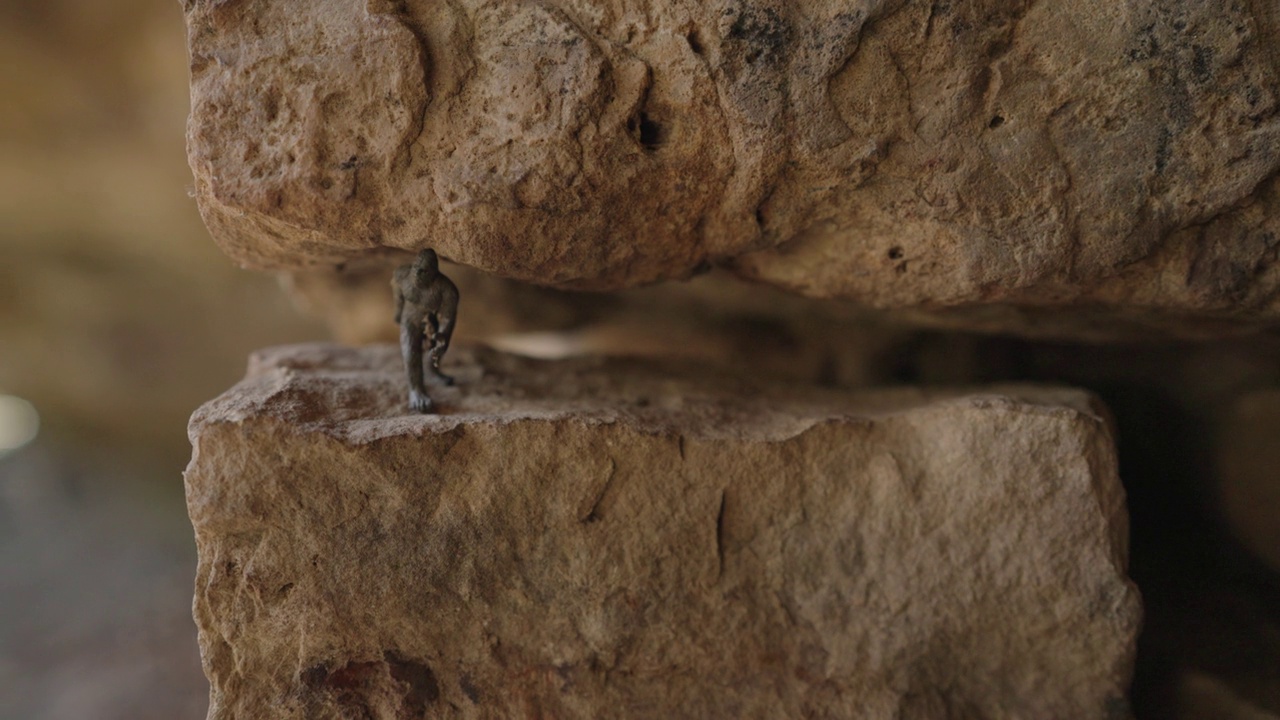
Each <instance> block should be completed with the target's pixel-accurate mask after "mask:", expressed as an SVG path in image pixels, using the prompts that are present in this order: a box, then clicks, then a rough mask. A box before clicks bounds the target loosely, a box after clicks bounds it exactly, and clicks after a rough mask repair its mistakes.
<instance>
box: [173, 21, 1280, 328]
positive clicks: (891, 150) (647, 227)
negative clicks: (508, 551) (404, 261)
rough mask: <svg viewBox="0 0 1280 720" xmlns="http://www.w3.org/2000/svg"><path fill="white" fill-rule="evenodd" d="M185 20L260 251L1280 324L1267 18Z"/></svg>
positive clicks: (1279, 150)
mask: <svg viewBox="0 0 1280 720" xmlns="http://www.w3.org/2000/svg"><path fill="white" fill-rule="evenodd" d="M186 15H187V23H188V26H189V38H190V50H191V63H192V71H191V82H192V114H191V121H190V127H189V153H190V160H191V165H192V168H193V169H194V172H195V178H196V196H197V199H198V201H199V204H200V207H201V209H202V211H203V214H204V217H205V220H206V223H207V224H208V226H209V228H210V229H211V231H212V233H213V235H214V237H215V239H216V240H217V241H218V242H219V243H220V244H221V245H222V247H223V248H224V249H226V250H227V251H228V252H229V253H230V254H231V255H232V256H233V257H235V258H236V259H237V260H239V261H240V262H242V263H244V264H247V265H252V266H257V267H266V268H283V269H298V268H303V267H308V266H313V265H316V264H331V265H332V264H338V263H341V262H344V261H348V260H353V259H356V258H362V257H368V256H369V255H370V254H376V252H377V251H379V250H380V249H382V248H398V249H402V250H416V249H418V248H421V247H425V246H431V247H435V248H436V249H437V250H439V251H440V252H441V254H442V255H443V256H445V257H447V258H449V259H452V260H455V261H458V262H461V263H464V264H468V265H472V266H475V267H477V268H480V269H481V270H485V271H487V272H492V273H495V274H498V275H501V276H504V277H508V278H514V279H519V280H524V281H529V282H534V283H538V284H542V285H547V286H555V287H562V288H578V289H592V290H614V289H619V288H622V287H629V286H635V285H638V284H643V283H648V282H652V281H657V280H663V279H669V278H681V277H688V276H689V275H690V274H691V273H695V272H697V271H699V270H701V269H702V268H705V267H706V266H707V265H708V264H709V263H710V264H727V265H730V266H732V267H733V268H734V269H735V270H736V272H738V273H740V274H741V275H743V276H745V277H749V278H753V279H757V280H764V281H766V282H769V283H773V284H775V285H778V286H781V287H784V288H787V289H789V290H792V291H795V292H798V293H801V294H804V295H808V296H815V297H839V298H847V299H852V300H856V301H858V302H861V303H864V304H869V305H874V306H877V307H884V308H916V309H922V310H927V311H930V312H934V311H939V310H943V309H946V308H981V307H983V306H987V305H997V306H1015V307H1027V308H1054V307H1061V306H1064V305H1071V306H1085V307H1089V308H1101V309H1102V312H1101V313H1100V314H1101V316H1102V320H1103V321H1104V322H1105V321H1106V319H1107V318H1108V317H1110V316H1111V315H1116V316H1120V317H1122V318H1126V317H1127V316H1128V315H1133V314H1136V315H1138V316H1139V317H1140V318H1149V319H1151V320H1152V321H1157V320H1162V319H1165V318H1167V317H1168V316H1173V317H1174V318H1178V317H1188V318H1191V317H1197V318H1201V319H1203V318H1210V319H1216V318H1225V319H1233V320H1241V319H1243V320H1257V319H1258V317H1259V316H1261V317H1272V316H1274V314H1275V312H1276V303H1275V302H1274V297H1275V295H1276V290H1277V289H1278V288H1280V284H1278V282H1280V281H1278V278H1280V273H1277V271H1276V270H1275V269H1274V265H1275V263H1274V260H1275V254H1276V251H1277V245H1278V243H1280V241H1278V240H1277V238H1278V237H1280V212H1278V211H1277V208H1278V203H1280V183H1278V182H1277V180H1276V176H1277V170H1278V169H1280V117H1278V116H1277V111H1278V109H1280V104H1278V103H1280V85H1278V83H1280V55H1278V54H1277V53H1275V52H1273V51H1272V50H1271V48H1273V47H1276V46H1277V45H1278V44H1280V16H1277V14H1276V12H1275V11H1274V10H1273V9H1271V8H1269V7H1268V6H1267V5H1266V4H1265V3H1258V2H1242V1H1235V2H1228V3H1225V4H1224V3H1207V2H1200V1H1199V0H1143V1H1139V0H1134V1H1132V2H1124V3H1113V4H1109V5H1106V6H1105V7H1102V6H1098V5H1097V4H1096V3H1065V4H1064V3H1032V2H1026V1H1023V0H983V1H982V2H973V3H951V2H938V1H935V0H861V1H859V0H806V1H805V2H795V3H782V2H774V1H771V0H752V1H751V2H711V3H697V4H691V3H673V2H669V1H660V0H643V1H642V2H631V3H618V2H605V3H598V2H586V1H585V0H554V1H552V2H539V3H506V2H496V1H495V0H457V1H456V2H449V3H428V2H424V1H423V0H404V1H403V2H390V1H389V0H321V1H319V2H314V3H309V4H307V5H306V6H305V7H298V6H296V5H295V4H293V3H287V2H285V1H284V0H236V1H234V2H213V1H212V0H188V2H187V3H186ZM985 317H987V316H979V317H978V318H977V319H976V320H975V322H978V323H981V322H982V320H983V318H985ZM988 320H989V318H988ZM996 324H997V325H998V326H999V325H1002V324H1003V325H1005V326H1009V325H1016V324H1015V323H1013V322H1012V321H1009V322H1004V323H999V322H997V323H996Z"/></svg>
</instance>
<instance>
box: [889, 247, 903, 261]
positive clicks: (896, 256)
mask: <svg viewBox="0 0 1280 720" xmlns="http://www.w3.org/2000/svg"><path fill="white" fill-rule="evenodd" d="M889 259H890V260H900V259H902V248H900V247H898V246H897V245H894V246H893V247H891V248H889Z"/></svg>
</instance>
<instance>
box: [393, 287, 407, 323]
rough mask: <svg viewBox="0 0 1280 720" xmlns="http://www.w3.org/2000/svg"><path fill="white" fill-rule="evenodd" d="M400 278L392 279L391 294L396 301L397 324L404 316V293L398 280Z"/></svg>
mask: <svg viewBox="0 0 1280 720" xmlns="http://www.w3.org/2000/svg"><path fill="white" fill-rule="evenodd" d="M398 279H399V278H396V279H393V280H392V281H391V294H392V296H393V297H394V298H395V301H396V324H397V325H399V324H400V318H401V317H403V316H404V293H403V292H401V291H400V283H398V282H396V280H398Z"/></svg>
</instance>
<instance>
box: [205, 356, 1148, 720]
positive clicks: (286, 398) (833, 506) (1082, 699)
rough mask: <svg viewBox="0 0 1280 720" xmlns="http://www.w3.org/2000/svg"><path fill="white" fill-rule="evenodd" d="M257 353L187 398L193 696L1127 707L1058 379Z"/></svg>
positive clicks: (1102, 462)
mask: <svg viewBox="0 0 1280 720" xmlns="http://www.w3.org/2000/svg"><path fill="white" fill-rule="evenodd" d="M454 353H455V354H456V356H457V357H456V358H454V362H455V363H456V364H455V365H454V366H452V367H450V368H447V369H448V370H450V371H451V372H453V373H454V374H455V375H456V376H457V377H458V380H459V383H458V385H457V386H456V387H453V388H447V389H437V390H436V391H435V392H434V393H433V394H434V396H435V397H436V399H437V401H438V402H439V404H440V406H441V409H442V412H441V414H439V415H432V416H414V415H409V414H407V413H406V412H405V411H404V409H403V408H404V403H405V397H404V396H405V393H406V385H405V382H404V379H403V372H402V370H401V367H400V361H399V357H398V353H397V351H396V350H395V349H394V348H391V347H376V348H369V349H362V350H351V349H342V348H337V347H331V346H321V345H311V346H297V347H286V348H277V349H272V350H267V351H264V352H262V353H259V354H257V355H256V356H255V357H254V358H253V360H252V361H251V366H250V373H249V376H248V377H247V378H246V379H245V380H244V381H243V382H242V383H240V384H239V385H237V386H236V387H235V388H233V389H231V390H230V391H228V392H227V393H226V394H225V395H223V396H222V397H220V398H218V399H216V400H214V401H212V402H210V403H208V404H207V405H205V406H204V407H202V408H201V409H200V410H199V411H198V412H197V413H196V414H195V416H194V417H193V419H192V422H191V440H192V444H193V446H194V456H193V458H192V461H191V465H190V467H189V468H188V470H187V475H186V481H187V497H188V505H189V509H190V513H191V519H192V523H193V525H194V527H195V531H196V540H197V543H198V546H199V552H200V565H199V574H198V578H197V588H196V602H195V615H196V621H197V624H198V626H199V631H200V643H201V647H202V650H203V656H204V664H205V670H206V673H207V674H208V676H209V679H210V681H211V684H212V692H211V709H210V713H209V716H210V718H217V719H219V720H222V719H226V720H229V719H230V718H308V719H310V718H377V719H379V720H383V719H385V720H390V719H392V718H395V719H400V718H424V717H432V718H435V717H495V718H496V717H503V718H505V717H531V718H533V717H546V718H575V717H576V718H603V717H636V718H683V717H688V718H751V717H761V718H763V717H846V718H961V717H963V718H1122V717H1126V716H1127V714H1128V713H1127V704H1126V701H1125V693H1126V690H1127V683H1128V681H1129V677H1130V672H1131V668H1132V664H1133V653H1134V643H1135V638H1136V634H1137V631H1138V627H1139V623H1140V615H1141V611H1140V603H1139V599H1138V594H1137V592H1136V590H1135V588H1134V586H1133V585H1132V583H1131V582H1129V580H1128V579H1127V577H1126V574H1125V563H1126V553H1127V550H1126V534H1127V526H1126V514H1125V506H1124V493H1123V490H1122V488H1121V486H1120V483H1119V481H1118V479H1117V476H1116V461H1115V455H1114V449H1113V446H1112V439H1111V434H1110V431H1109V429H1108V426H1107V423H1106V422H1105V421H1104V420H1103V419H1101V417H1100V416H1101V415H1102V413H1101V412H1100V408H1098V407H1097V406H1096V404H1095V402H1094V401H1093V400H1092V398H1091V397H1090V396H1088V395H1087V394H1085V393H1083V392H1078V391H1073V390H1064V389H1055V388H1037V387H1025V386H1024V387H999V388H989V389H981V390H973V391H964V392H961V391H952V392H924V391H919V390H910V389H904V390H885V391H869V392H861V393H857V394H848V393H840V392H832V391H824V390H819V389H814V388H808V387H799V388H797V387H774V386H768V385H762V384H759V383H750V382H746V381H741V380H731V379H725V378H721V377H717V376H716V375H714V374H711V373H708V372H706V371H700V370H695V369H690V368H688V367H682V366H675V365H670V366H667V365H662V364H655V363H644V364H641V363H637V362H628V361H602V360H575V361H562V362H553V363H548V362H537V361H532V360H525V359H519V358H515V357H512V356H506V355H500V354H497V353H494V352H490V351H485V350H475V351H468V350H466V349H461V350H455V351H454Z"/></svg>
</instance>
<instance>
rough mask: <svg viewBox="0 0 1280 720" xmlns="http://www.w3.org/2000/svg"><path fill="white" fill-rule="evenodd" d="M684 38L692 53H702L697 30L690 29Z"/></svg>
mask: <svg viewBox="0 0 1280 720" xmlns="http://www.w3.org/2000/svg"><path fill="white" fill-rule="evenodd" d="M684 39H685V40H687V41H688V42H689V49H690V50H692V51H693V54H694V55H701V54H702V38H700V37H698V31H697V30H690V31H689V34H688V35H685V36H684Z"/></svg>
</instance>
